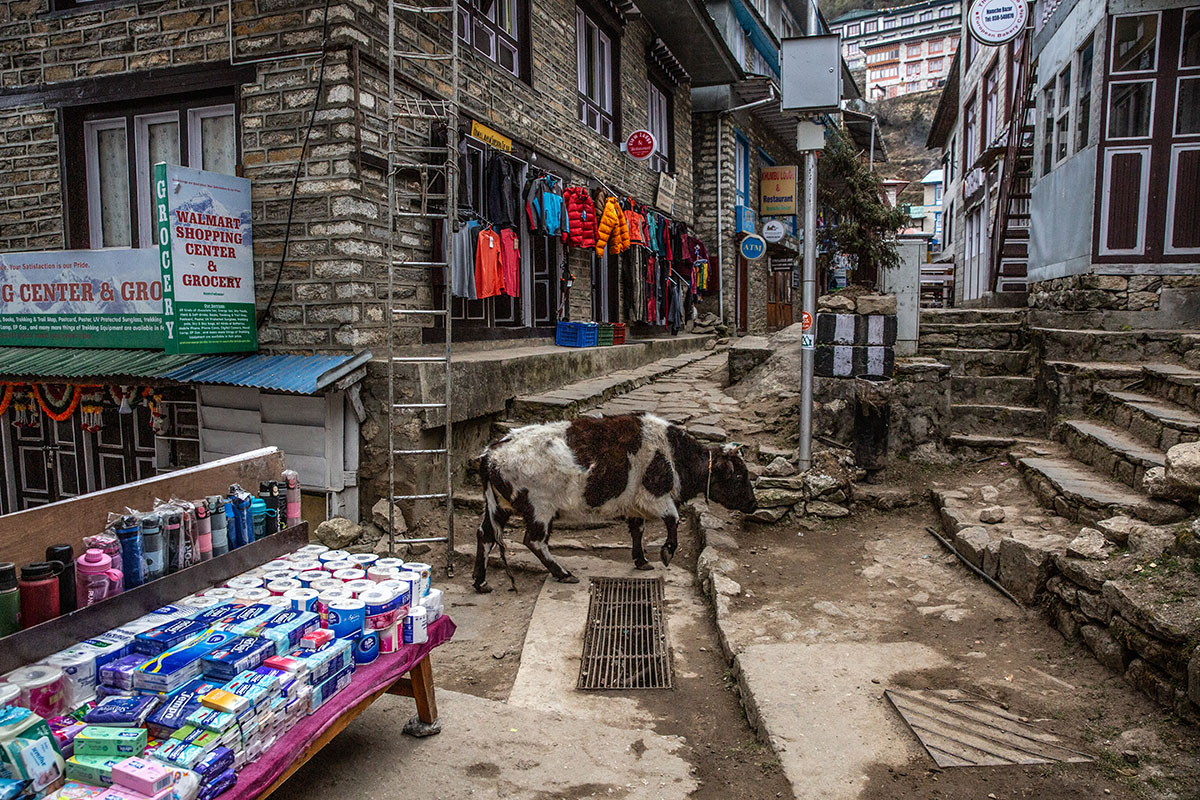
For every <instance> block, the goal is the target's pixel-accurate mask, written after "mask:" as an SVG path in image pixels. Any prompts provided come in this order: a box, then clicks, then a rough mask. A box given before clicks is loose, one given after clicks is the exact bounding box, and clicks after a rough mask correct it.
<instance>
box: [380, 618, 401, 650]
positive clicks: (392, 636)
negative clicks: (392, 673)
mask: <svg viewBox="0 0 1200 800" xmlns="http://www.w3.org/2000/svg"><path fill="white" fill-rule="evenodd" d="M375 632H376V633H377V634H379V652H380V653H384V654H387V653H394V652H396V651H397V650H399V649H400V645H402V644H404V640H403V636H402V634H401V632H400V625H399V624H398V623H396V624H393V625H392V626H391V627H390V628H385V629H384V630H381V631H375Z"/></svg>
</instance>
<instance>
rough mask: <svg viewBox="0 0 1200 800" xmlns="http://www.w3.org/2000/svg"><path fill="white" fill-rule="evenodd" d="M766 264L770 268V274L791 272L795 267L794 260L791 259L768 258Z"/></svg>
mask: <svg viewBox="0 0 1200 800" xmlns="http://www.w3.org/2000/svg"><path fill="white" fill-rule="evenodd" d="M767 264H768V265H769V266H770V268H771V272H791V271H792V268H793V267H795V266H796V259H794V258H791V257H787V258H769V259H767Z"/></svg>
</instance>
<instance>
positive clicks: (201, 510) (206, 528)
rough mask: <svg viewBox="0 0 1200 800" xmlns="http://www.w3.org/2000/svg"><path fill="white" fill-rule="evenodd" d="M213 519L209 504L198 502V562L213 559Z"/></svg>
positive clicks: (202, 501)
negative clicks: (209, 512) (209, 511)
mask: <svg viewBox="0 0 1200 800" xmlns="http://www.w3.org/2000/svg"><path fill="white" fill-rule="evenodd" d="M212 523H213V518H212V517H211V516H209V514H208V503H207V502H206V501H204V500H197V501H196V560H197V561H208V560H210V559H211V558H212V557H213V534H212Z"/></svg>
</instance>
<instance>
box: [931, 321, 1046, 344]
mask: <svg viewBox="0 0 1200 800" xmlns="http://www.w3.org/2000/svg"><path fill="white" fill-rule="evenodd" d="M918 346H919V347H924V348H926V349H928V348H933V347H971V348H986V349H990V350H1020V349H1022V348H1024V347H1025V334H1024V332H1023V330H1022V327H1021V323H1019V322H971V323H953V324H949V323H943V322H937V323H933V322H927V323H924V324H922V325H921V333H920V340H919V345H918Z"/></svg>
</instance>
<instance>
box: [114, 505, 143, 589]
mask: <svg viewBox="0 0 1200 800" xmlns="http://www.w3.org/2000/svg"><path fill="white" fill-rule="evenodd" d="M115 531H116V534H117V541H119V542H120V543H121V571H122V572H123V573H124V574H125V586H126V588H129V589H136V588H137V587H139V586H141V585H142V584H143V583H145V582H146V550H145V547H144V546H143V543H142V528H141V525H140V524H139V523H138V518H137V517H135V516H132V515H126V516H124V517H121V521H120V522H118V523H117V527H116V529H115Z"/></svg>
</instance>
